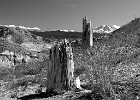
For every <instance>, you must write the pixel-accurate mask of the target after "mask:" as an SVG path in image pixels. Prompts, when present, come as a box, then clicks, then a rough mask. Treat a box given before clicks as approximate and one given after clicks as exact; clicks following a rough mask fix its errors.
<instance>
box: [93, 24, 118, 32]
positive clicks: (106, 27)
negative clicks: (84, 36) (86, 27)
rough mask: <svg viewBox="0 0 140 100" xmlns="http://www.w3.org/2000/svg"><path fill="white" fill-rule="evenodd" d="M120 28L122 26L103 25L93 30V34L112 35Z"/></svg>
mask: <svg viewBox="0 0 140 100" xmlns="http://www.w3.org/2000/svg"><path fill="white" fill-rule="evenodd" d="M118 28H120V26H117V25H113V26H110V25H101V26H98V27H96V28H95V29H93V32H97V33H110V32H113V31H114V30H116V29H118Z"/></svg>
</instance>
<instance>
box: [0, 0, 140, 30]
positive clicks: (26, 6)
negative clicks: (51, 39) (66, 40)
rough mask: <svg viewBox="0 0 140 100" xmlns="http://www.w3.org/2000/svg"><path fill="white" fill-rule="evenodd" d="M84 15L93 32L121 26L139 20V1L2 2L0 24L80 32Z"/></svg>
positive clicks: (25, 0) (4, 0)
mask: <svg viewBox="0 0 140 100" xmlns="http://www.w3.org/2000/svg"><path fill="white" fill-rule="evenodd" d="M85 16H87V18H88V19H89V21H91V23H92V27H93V29H94V28H95V27H96V26H100V25H119V26H121V25H124V24H127V23H128V22H130V21H131V20H133V19H134V18H135V17H140V0H0V25H16V26H25V27H38V28H40V29H41V30H42V31H44V30H46V31H51V30H55V29H66V30H75V31H79V32H81V31H82V19H83V17H85Z"/></svg>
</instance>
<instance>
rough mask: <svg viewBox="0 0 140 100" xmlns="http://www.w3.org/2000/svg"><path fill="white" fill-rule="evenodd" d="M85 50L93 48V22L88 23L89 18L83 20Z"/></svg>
mask: <svg viewBox="0 0 140 100" xmlns="http://www.w3.org/2000/svg"><path fill="white" fill-rule="evenodd" d="M82 42H83V43H82V44H83V48H88V47H90V46H93V33H92V30H91V22H89V23H88V19H87V17H85V18H83V36H82Z"/></svg>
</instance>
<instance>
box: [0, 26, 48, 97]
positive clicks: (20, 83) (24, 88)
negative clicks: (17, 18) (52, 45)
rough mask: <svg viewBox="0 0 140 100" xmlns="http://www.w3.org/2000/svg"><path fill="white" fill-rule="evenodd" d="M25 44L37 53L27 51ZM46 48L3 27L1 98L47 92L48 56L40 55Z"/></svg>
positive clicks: (26, 35)
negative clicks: (32, 45) (45, 90)
mask: <svg viewBox="0 0 140 100" xmlns="http://www.w3.org/2000/svg"><path fill="white" fill-rule="evenodd" d="M25 42H26V44H28V42H30V43H32V44H34V47H35V46H36V47H38V49H36V48H34V50H31V49H28V48H26V47H25V46H23V45H22V44H23V43H25ZM37 43H40V44H37ZM40 45H43V47H41V46H40ZM46 48H47V45H46V44H45V43H42V44H41V42H40V41H39V42H38V41H37V40H35V39H34V38H33V37H32V36H31V34H30V33H29V32H26V31H24V30H21V31H20V29H14V28H13V29H10V28H7V27H3V26H0V98H3V97H4V98H5V97H6V98H10V97H17V96H18V97H21V96H25V95H29V94H35V93H37V91H43V90H44V89H45V87H46V84H47V83H46V81H47V80H46V79H47V78H46V77H47V66H48V62H49V61H48V58H49V56H48V54H47V53H43V52H41V51H42V50H46ZM46 51H47V50H46Z"/></svg>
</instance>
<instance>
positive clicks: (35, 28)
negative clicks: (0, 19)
mask: <svg viewBox="0 0 140 100" xmlns="http://www.w3.org/2000/svg"><path fill="white" fill-rule="evenodd" d="M0 26H6V27H14V28H15V27H19V28H21V29H26V30H40V28H38V27H33V28H30V27H25V26H16V25H0Z"/></svg>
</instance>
